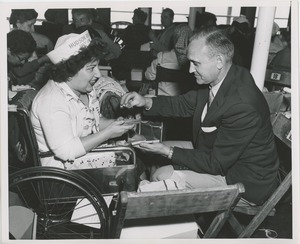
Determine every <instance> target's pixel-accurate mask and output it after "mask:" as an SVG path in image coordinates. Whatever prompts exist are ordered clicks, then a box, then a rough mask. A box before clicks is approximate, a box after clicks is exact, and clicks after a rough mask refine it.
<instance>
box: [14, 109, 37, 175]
mask: <svg viewBox="0 0 300 244" xmlns="http://www.w3.org/2000/svg"><path fill="white" fill-rule="evenodd" d="M8 119H9V124H8V129H9V135H8V141H9V168H10V170H11V171H12V172H13V171H17V170H19V169H23V168H28V167H32V166H40V157H39V154H38V145H37V141H36V137H35V134H34V131H33V127H32V124H31V121H30V116H29V111H28V109H27V108H25V107H20V106H17V105H9V107H8Z"/></svg>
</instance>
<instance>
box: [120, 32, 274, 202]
mask: <svg viewBox="0 0 300 244" xmlns="http://www.w3.org/2000/svg"><path fill="white" fill-rule="evenodd" d="M233 54H234V46H233V44H232V42H231V41H230V39H229V38H228V37H227V36H226V35H225V32H224V31H223V30H220V29H217V28H216V27H207V28H206V29H203V30H201V31H199V32H197V33H195V34H194V35H193V36H192V38H191V40H190V44H189V47H188V59H189V60H190V72H193V73H194V75H195V77H196V80H197V83H198V84H199V85H201V87H200V88H199V89H198V90H193V91H190V92H188V93H186V94H184V95H180V96H177V97H167V96H166V97H164V96H161V97H155V98H145V97H142V96H140V95H138V94H137V93H127V94H126V95H124V96H123V98H122V100H121V104H122V105H123V106H125V107H133V106H137V107H144V108H145V110H144V114H147V115H159V116H165V117H193V142H192V146H191V147H189V148H186V147H185V148H184V147H182V145H181V146H174V147H172V146H170V144H169V143H166V142H163V143H153V144H147V143H141V144H140V145H139V146H138V147H139V148H140V149H142V150H144V151H146V152H153V153H156V154H159V155H162V156H164V157H166V158H168V159H169V160H170V165H167V166H163V167H161V168H159V169H158V170H157V171H156V172H155V173H154V176H152V180H162V179H165V178H168V177H170V175H172V170H173V169H182V168H184V170H180V172H181V175H183V176H184V177H185V180H186V186H187V187H189V188H199V187H212V186H222V185H226V184H235V183H238V182H241V183H243V184H244V186H245V194H244V196H243V197H244V198H245V199H246V200H248V201H250V202H252V203H255V204H262V203H263V202H264V201H265V200H266V199H267V198H268V197H269V196H270V195H271V194H272V192H273V191H274V189H275V188H276V187H277V184H278V183H277V171H278V166H279V162H278V156H277V151H276V146H275V142H274V135H273V131H272V126H271V122H270V114H269V108H268V105H267V102H266V100H265V98H264V96H263V94H262V93H261V91H260V90H259V89H258V87H257V86H256V84H255V82H254V80H253V78H252V76H251V74H250V73H249V71H248V70H247V69H245V68H243V67H240V66H237V65H234V64H233V63H232V57H233ZM209 97H213V100H212V102H211V101H208V100H209Z"/></svg>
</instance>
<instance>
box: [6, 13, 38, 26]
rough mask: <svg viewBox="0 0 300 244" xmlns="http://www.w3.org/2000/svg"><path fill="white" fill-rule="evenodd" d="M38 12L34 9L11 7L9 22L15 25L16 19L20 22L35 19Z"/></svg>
mask: <svg viewBox="0 0 300 244" xmlns="http://www.w3.org/2000/svg"><path fill="white" fill-rule="evenodd" d="M37 16H38V13H37V12H36V11H35V10H34V9H12V11H11V14H10V18H9V23H10V24H12V25H13V27H16V26H17V21H19V22H20V23H24V22H26V21H28V20H32V19H36V18H37Z"/></svg>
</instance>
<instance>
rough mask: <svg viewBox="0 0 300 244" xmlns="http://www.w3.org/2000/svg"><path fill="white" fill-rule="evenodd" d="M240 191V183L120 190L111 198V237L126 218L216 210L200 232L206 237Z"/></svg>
mask: <svg viewBox="0 0 300 244" xmlns="http://www.w3.org/2000/svg"><path fill="white" fill-rule="evenodd" d="M243 192H244V187H243V185H242V184H240V183H238V184H235V185H229V186H224V187H215V188H209V189H184V190H174V191H158V192H125V191H122V192H121V193H120V195H119V196H118V198H115V199H114V201H115V202H116V208H115V210H116V215H115V217H114V218H113V221H112V228H113V230H112V234H113V236H112V238H119V237H120V235H121V231H122V227H123V224H124V221H125V220H128V219H143V218H153V217H164V216H176V215H186V214H195V213H206V212H214V211H218V214H217V216H216V217H215V219H214V220H213V221H212V223H211V225H210V227H209V229H208V230H207V231H206V233H205V235H204V237H206V238H209V237H215V236H216V235H217V234H218V232H219V231H220V229H221V227H222V226H223V224H224V223H225V221H226V219H227V217H228V216H229V213H230V211H231V209H232V208H233V207H234V206H235V204H236V203H237V201H238V199H239V196H240V194H241V193H243ZM114 201H113V202H114ZM111 208H112V207H111Z"/></svg>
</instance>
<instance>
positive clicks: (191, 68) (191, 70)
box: [189, 62, 196, 73]
mask: <svg viewBox="0 0 300 244" xmlns="http://www.w3.org/2000/svg"><path fill="white" fill-rule="evenodd" d="M195 71H196V70H195V66H194V65H193V63H192V62H190V68H189V72H190V73H194V72H195Z"/></svg>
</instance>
